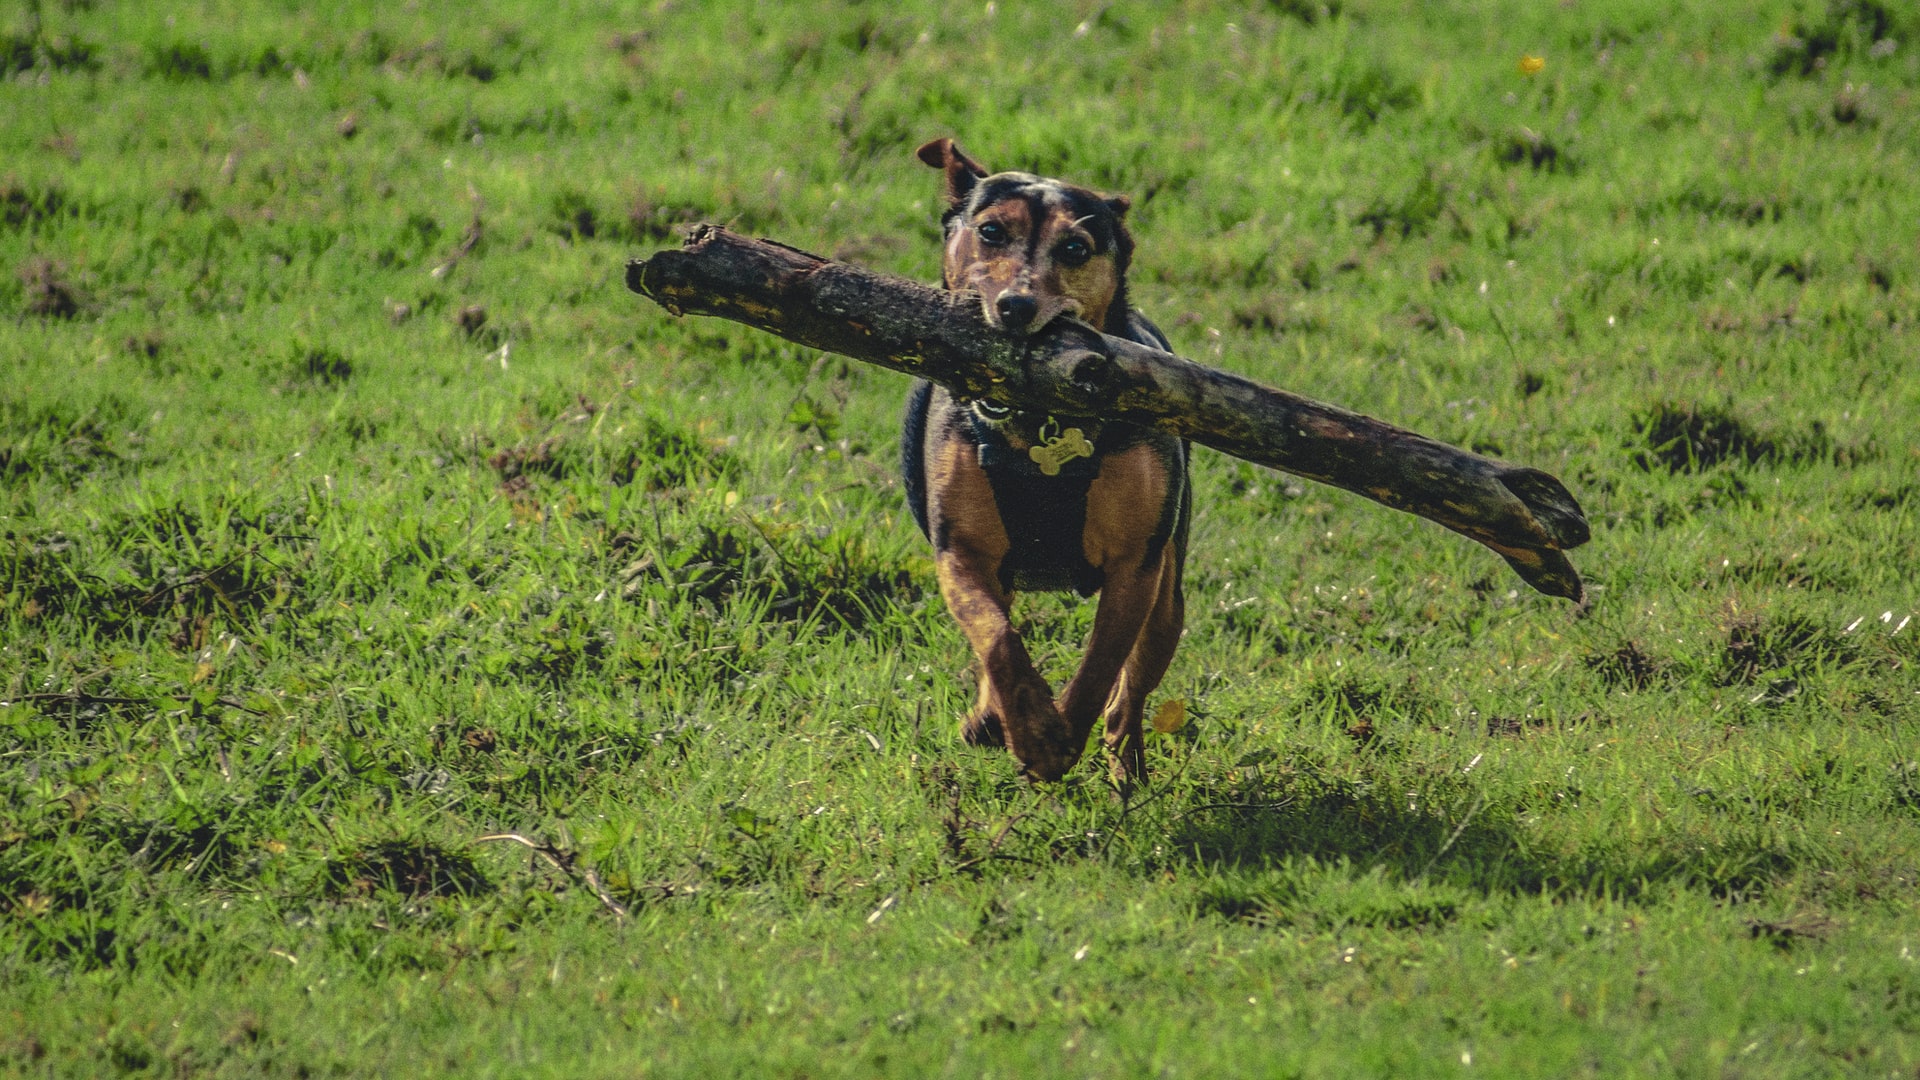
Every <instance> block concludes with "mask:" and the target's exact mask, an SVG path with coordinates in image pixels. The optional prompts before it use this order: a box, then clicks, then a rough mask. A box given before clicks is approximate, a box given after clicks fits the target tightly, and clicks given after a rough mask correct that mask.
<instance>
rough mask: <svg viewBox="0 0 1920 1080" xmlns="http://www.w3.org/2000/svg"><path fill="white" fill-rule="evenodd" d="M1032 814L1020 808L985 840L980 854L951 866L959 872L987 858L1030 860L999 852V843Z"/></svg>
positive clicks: (1016, 860) (969, 868) (977, 864)
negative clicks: (1019, 810) (985, 846)
mask: <svg viewBox="0 0 1920 1080" xmlns="http://www.w3.org/2000/svg"><path fill="white" fill-rule="evenodd" d="M1032 816H1033V811H1031V810H1022V811H1021V812H1020V813H1018V814H1015V815H1013V816H1012V817H1010V818H1008V819H1007V823H1006V824H1005V825H1002V826H1000V831H999V832H996V833H994V834H993V836H992V837H990V838H989V839H988V840H987V850H986V852H985V853H984V854H981V855H976V856H974V857H973V858H971V859H968V860H966V861H965V862H961V863H956V864H955V865H954V867H953V869H954V872H955V873H959V872H961V871H963V870H971V869H973V868H974V867H976V866H979V865H980V864H981V863H983V862H986V861H987V860H989V859H1012V860H1014V861H1015V862H1032V861H1033V860H1031V859H1025V858H1022V857H1020V856H1018V855H1001V854H999V849H1000V845H1001V844H1002V843H1003V842H1005V840H1006V839H1007V834H1008V833H1011V832H1012V831H1013V827H1014V826H1015V825H1018V824H1020V823H1021V822H1022V821H1025V820H1026V819H1028V818H1030V817H1032Z"/></svg>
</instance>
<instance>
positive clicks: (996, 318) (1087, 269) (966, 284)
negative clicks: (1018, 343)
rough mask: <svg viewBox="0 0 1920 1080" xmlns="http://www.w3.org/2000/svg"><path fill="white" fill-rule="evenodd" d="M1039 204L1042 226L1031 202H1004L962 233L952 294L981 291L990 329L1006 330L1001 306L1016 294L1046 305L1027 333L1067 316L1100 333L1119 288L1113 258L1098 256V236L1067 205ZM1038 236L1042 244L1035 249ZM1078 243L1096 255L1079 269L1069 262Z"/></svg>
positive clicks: (956, 238) (950, 267)
mask: <svg viewBox="0 0 1920 1080" xmlns="http://www.w3.org/2000/svg"><path fill="white" fill-rule="evenodd" d="M1042 190H1044V189H1042ZM1040 205H1041V213H1040V214H1039V217H1038V220H1037V221H1036V220H1035V217H1034V214H1033V209H1034V207H1033V203H1032V202H1030V201H1029V200H1028V199H1025V198H1017V197H1016V198H1008V199H1002V200H1000V201H998V202H995V203H993V204H991V205H989V206H987V207H985V208H984V209H982V210H981V211H980V212H979V213H978V214H975V215H973V216H972V217H971V218H969V219H968V220H967V221H966V222H965V223H964V224H963V225H962V226H961V227H959V228H957V229H955V230H954V231H953V235H952V237H951V238H950V239H949V240H948V241H947V248H946V259H945V277H946V283H947V288H949V289H953V290H956V291H963V292H978V293H979V294H980V302H981V308H982V311H983V313H984V314H985V316H986V319H987V322H988V323H990V324H992V325H994V326H1002V321H1001V318H1000V313H999V309H998V307H997V306H996V305H997V304H998V303H999V301H1000V298H1001V297H1003V296H1007V295H1009V294H1011V295H1014V296H1031V297H1032V298H1033V299H1034V300H1035V301H1036V302H1037V303H1038V305H1039V311H1038V312H1037V313H1036V314H1035V315H1034V318H1033V321H1032V322H1031V323H1029V324H1028V325H1027V326H1026V327H1024V328H1023V329H1024V330H1025V332H1027V333H1033V332H1035V331H1038V330H1039V329H1040V328H1041V327H1044V326H1046V325H1047V323H1048V322H1050V321H1052V320H1053V319H1054V318H1055V317H1056V316H1059V315H1063V314H1064V315H1069V316H1072V317H1074V318H1078V319H1080V320H1082V321H1084V322H1087V323H1090V324H1092V325H1094V326H1103V325H1105V323H1106V318H1107V309H1108V308H1109V307H1111V306H1112V304H1113V296H1114V293H1115V292H1116V291H1117V290H1118V289H1119V285H1120V273H1119V267H1118V266H1117V265H1116V263H1115V254H1114V252H1113V251H1111V250H1108V251H1104V252H1099V253H1098V254H1092V253H1093V252H1094V251H1095V250H1096V247H1097V245H1096V244H1095V243H1094V238H1093V235H1092V234H1091V233H1089V232H1088V231H1087V230H1086V229H1085V228H1084V227H1083V226H1082V224H1081V222H1080V220H1079V219H1078V218H1076V217H1075V216H1074V214H1073V212H1072V210H1071V209H1070V207H1069V206H1068V204H1067V203H1066V202H1065V201H1064V200H1061V199H1057V198H1048V199H1045V200H1044V201H1042V202H1041V204H1040ZM983 229H986V230H988V235H992V233H993V230H995V229H997V230H1000V233H999V236H1000V237H1004V241H1003V242H1000V243H988V242H987V240H986V238H985V237H983V235H982V232H981V230H983ZM1036 231H1037V232H1038V233H1039V236H1038V243H1035V242H1034V240H1035V237H1034V234H1035V232H1036ZM1074 243H1078V244H1081V245H1084V246H1085V250H1086V251H1087V252H1089V255H1088V256H1087V257H1086V259H1085V260H1084V261H1082V262H1080V263H1079V265H1072V263H1073V261H1074V260H1073V259H1072V258H1071V257H1070V254H1071V248H1070V245H1072V244H1074Z"/></svg>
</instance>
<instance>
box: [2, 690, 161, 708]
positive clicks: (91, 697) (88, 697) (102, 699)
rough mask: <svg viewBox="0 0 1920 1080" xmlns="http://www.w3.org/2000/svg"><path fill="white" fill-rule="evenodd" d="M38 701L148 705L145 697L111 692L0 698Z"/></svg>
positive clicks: (8, 701) (6, 701) (5, 702)
mask: <svg viewBox="0 0 1920 1080" xmlns="http://www.w3.org/2000/svg"><path fill="white" fill-rule="evenodd" d="M38 701H61V702H65V703H67V704H69V705H150V704H152V702H150V701H148V700H147V699H146V698H132V697H115V696H113V695H111V694H70V693H67V692H65V691H55V692H47V693H36V694H15V695H13V696H12V697H9V698H6V699H4V700H0V705H14V704H25V703H32V702H38Z"/></svg>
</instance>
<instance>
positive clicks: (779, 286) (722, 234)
mask: <svg viewBox="0 0 1920 1080" xmlns="http://www.w3.org/2000/svg"><path fill="white" fill-rule="evenodd" d="M627 287H628V288H629V289H632V290H633V291H634V292H636V293H639V294H640V295H642V296H645V297H647V298H648V299H650V300H653V301H654V302H655V303H658V304H660V305H661V306H662V307H664V308H666V309H667V311H669V312H670V313H672V314H674V315H682V314H695V315H715V316H719V317H720V318H724V319H731V320H733V321H735V322H741V323H745V324H747V325H748V326H753V327H758V328H759V329H761V330H765V331H768V332H769V333H773V334H777V335H779V336H781V337H783V338H786V339H787V340H789V341H794V342H798V343H799V344H802V345H807V346H810V347H812V348H816V349H822V350H825V351H828V352H835V353H839V354H841V355H843V356H849V357H852V358H853V359H855V360H863V361H866V362H867V363H870V364H877V365H879V366H881V367H885V368H891V369H893V370H895V371H903V372H906V373H908V374H910V375H918V376H920V377H922V378H926V379H930V380H932V381H934V382H937V383H940V384H942V385H944V386H946V387H948V388H949V389H951V390H952V391H954V392H955V393H956V394H958V395H960V396H961V397H963V398H986V399H988V400H991V401H995V402H998V403H1000V404H1003V405H1010V406H1013V407H1016V408H1021V409H1029V410H1043V411H1047V412H1053V413H1058V414H1060V415H1062V416H1094V417H1100V418H1102V419H1106V420H1117V421H1123V422H1126V423H1131V424H1138V425H1140V426H1143V427H1154V428H1158V429H1160V430H1162V431H1166V432H1169V433H1171V434H1175V435H1179V436H1181V437H1183V438H1187V439H1191V440H1192V441H1194V442H1197V443H1199V444H1201V445H1202V446H1210V447H1212V448H1214V449H1215V450H1218V451H1220V452H1222V453H1225V454H1231V455H1233V456H1234V457H1237V458H1243V459H1245V460H1247V461H1251V462H1254V463H1256V464H1260V465H1265V466H1267V467H1268V468H1273V469H1279V470H1282V471H1284V472H1289V473H1293V474H1295V475H1297V476H1304V477H1307V478H1308V479H1311V480H1318V481H1320V482H1322V483H1325V484H1331V485H1333V486H1334V487H1338V488H1343V489H1345V490H1347V491H1352V492H1355V493H1357V494H1360V495H1365V496H1366V497H1367V498H1369V499H1373V500H1374V501H1376V502H1379V503H1383V504H1385V505H1387V506H1390V507H1393V508H1394V509H1396V510H1404V511H1406V512H1408V513H1411V514H1418V515H1420V516H1421V517H1424V518H1426V519H1428V520H1430V521H1434V522H1437V523H1439V524H1441V525H1444V526H1446V527H1447V528H1449V529H1452V530H1454V531H1455V532H1458V533H1460V534H1462V535H1464V536H1466V537H1468V538H1470V539H1473V540H1476V541H1478V542H1480V543H1482V544H1485V545H1486V546H1487V547H1490V548H1492V549H1493V550H1494V551H1496V552H1498V553H1499V554H1500V555H1501V557H1502V558H1504V559H1506V560H1507V564H1508V565H1509V566H1511V567H1513V569H1514V571H1515V572H1516V573H1518V574H1519V575H1520V577H1521V578H1522V579H1524V580H1525V581H1526V582H1527V584H1529V585H1531V586H1533V587H1534V588H1535V589H1538V590H1539V591H1541V592H1543V593H1546V594H1547V595H1549V596H1560V597H1565V598H1566V599H1568V600H1572V601H1574V602H1575V603H1577V604H1580V605H1582V606H1584V605H1585V603H1586V590H1585V588H1584V586H1583V585H1582V584H1581V581H1580V575H1579V573H1578V572H1577V571H1575V570H1574V568H1573V564H1572V563H1570V562H1568V561H1567V557H1566V555H1565V554H1564V552H1565V551H1567V550H1569V549H1571V548H1575V547H1579V546H1580V545H1581V544H1584V543H1586V542H1587V539H1588V532H1587V520H1586V517H1585V515H1583V514H1582V513H1581V510H1580V504H1579V503H1578V502H1576V501H1574V498H1573V495H1572V494H1571V493H1570V492H1568V491H1567V489H1566V487H1565V486H1564V485H1562V484H1561V483H1560V481H1559V480H1557V479H1555V478H1554V477H1552V476H1550V475H1548V474H1547V473H1544V472H1541V471H1540V470H1538V469H1528V468H1523V467H1521V466H1518V465H1509V464H1506V463H1505V462H1500V461H1494V460H1492V459H1491V458H1486V457H1482V456H1480V455H1479V454H1473V453H1469V452H1467V451H1465V450H1461V449H1459V448H1458V447H1453V446H1448V445H1447V444H1445V443H1442V442H1436V441H1434V440H1433V439H1429V438H1427V437H1425V436H1423V435H1417V434H1415V433H1413V432H1411V431H1407V430H1405V429H1404V428H1397V427H1394V426H1393V425H1391V424H1387V423H1382V422H1381V421H1379V420H1375V419H1373V418H1371V417H1367V416H1362V415H1360V414H1359V413H1354V412H1348V411H1347V410H1345V409H1342V408H1338V407H1336V406H1333V405H1326V404H1322V403H1320V402H1317V401H1312V400H1310V399H1308V398H1303V397H1300V396H1299V395H1297V394H1289V393H1287V392H1286V391H1284V390H1275V389H1273V388H1271V387H1267V386H1262V385H1260V384H1259V383H1256V382H1253V381H1251V380H1249V379H1244V378H1241V377H1240V376H1238V375H1234V374H1231V373H1229V372H1225V371H1220V370H1218V369H1215V368H1209V367H1206V366H1204V365H1201V364H1196V363H1194V362H1193V361H1191V360H1187V359H1184V358H1182V357H1179V356H1175V355H1173V354H1172V353H1165V352H1161V351H1159V350H1158V349H1152V348H1148V347H1147V346H1144V345H1139V344H1136V343H1134V342H1131V341H1123V340H1121V339H1119V338H1113V337H1107V336H1105V335H1103V334H1101V333H1099V332H1098V331H1096V330H1094V329H1093V328H1092V327H1090V326H1087V325H1085V324H1084V323H1080V322H1076V321H1074V320H1070V319H1055V320H1054V321H1053V322H1052V323H1049V324H1048V326H1047V328H1046V329H1045V330H1043V331H1042V332H1041V333H1039V334H1037V335H1033V336H1031V337H1019V336H1014V335H1011V334H1007V333H1005V332H1003V331H1000V330H997V329H995V328H993V327H992V326H990V325H989V324H988V323H987V321H986V319H985V318H984V317H983V315H982V314H981V311H980V303H979V298H978V297H976V296H973V295H971V294H958V293H949V292H946V291H944V290H941V289H935V288H931V287H928V286H925V285H920V284H917V283H915V282H911V281H905V280H902V279H899V278H893V277H886V276H883V275H880V274H875V273H872V272H871V271H867V270H862V269H860V268H859V267H855V266H849V265H847V264H845V263H838V262H833V261H831V260H828V259H823V258H821V257H819V256H817V255H810V254H808V253H807V252H804V251H800V250H798V249H796V248H791V247H787V246H786V245H784V244H778V243H774V242H773V241H769V240H750V239H748V238H746V237H743V236H739V235H736V234H734V233H731V232H728V231H727V230H725V229H722V228H720V227H718V226H714V225H700V226H696V227H695V228H693V229H692V230H691V231H690V232H689V233H688V235H687V239H686V243H685V245H684V246H683V247H681V248H680V249H679V250H677V251H675V250H668V251H661V252H658V253H656V254H655V255H654V256H653V257H652V258H650V259H635V260H633V261H632V262H629V263H628V264H627Z"/></svg>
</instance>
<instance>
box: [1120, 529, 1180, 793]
mask: <svg viewBox="0 0 1920 1080" xmlns="http://www.w3.org/2000/svg"><path fill="white" fill-rule="evenodd" d="M1161 555H1162V558H1161V567H1160V581H1159V586H1160V587H1159V591H1158V595H1157V596H1156V597H1155V598H1154V603H1153V610H1152V611H1151V612H1149V613H1148V615H1147V622H1146V625H1145V626H1143V627H1141V628H1140V637H1139V638H1138V639H1137V640H1135V641H1134V643H1133V651H1132V652H1131V653H1129V654H1128V656H1127V663H1126V666H1125V667H1124V668H1122V669H1121V671H1120V681H1119V682H1118V683H1116V684H1115V685H1114V688H1113V696H1112V698H1110V699H1109V700H1108V701H1107V709H1106V717H1107V730H1106V735H1105V738H1104V740H1103V741H1104V742H1105V744H1106V747H1107V753H1108V754H1109V755H1110V759H1111V763H1112V769H1113V779H1114V783H1115V784H1116V786H1118V787H1119V788H1120V790H1121V791H1122V792H1126V791H1128V790H1129V789H1130V787H1131V785H1132V784H1134V783H1145V782H1146V779H1147V755H1146V744H1145V735H1146V733H1145V730H1144V728H1143V725H1142V724H1141V720H1142V719H1143V718H1144V717H1145V715H1146V709H1147V695H1149V694H1151V693H1153V692H1154V690H1155V689H1157V688H1158V687H1159V685H1160V680H1161V679H1162V678H1165V677H1166V674H1167V667H1168V665H1170V664H1172V663H1173V654H1174V651H1175V650H1176V649H1178V648H1179V646H1180V631H1181V629H1182V628H1183V627H1184V626H1185V625H1186V597H1185V595H1184V593H1183V590H1182V588H1181V581H1180V564H1179V552H1178V551H1176V550H1175V548H1174V546H1173V545H1171V544H1169V545H1168V546H1167V547H1166V548H1165V549H1164V550H1163V551H1162V553H1161Z"/></svg>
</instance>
